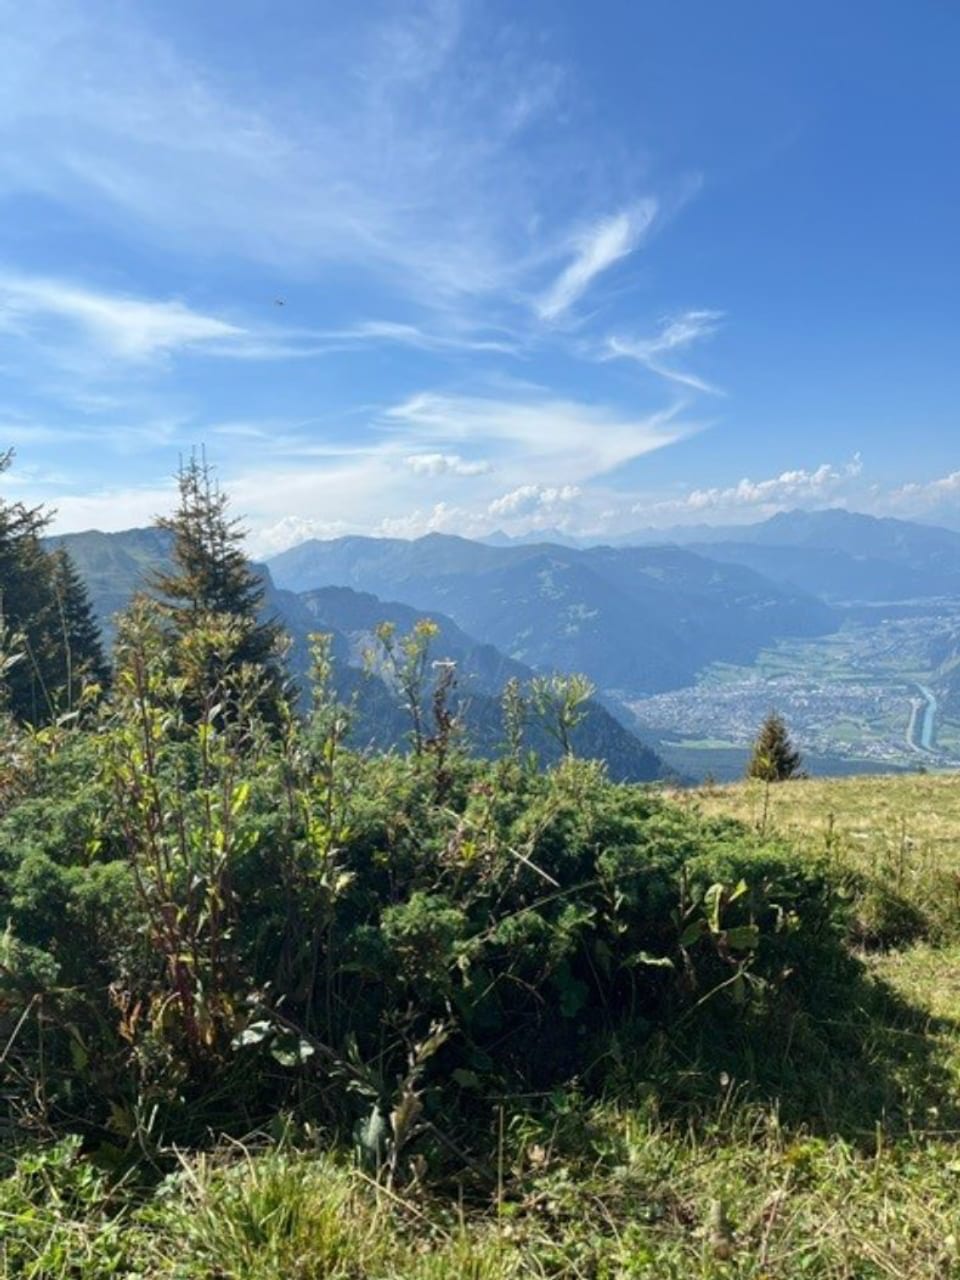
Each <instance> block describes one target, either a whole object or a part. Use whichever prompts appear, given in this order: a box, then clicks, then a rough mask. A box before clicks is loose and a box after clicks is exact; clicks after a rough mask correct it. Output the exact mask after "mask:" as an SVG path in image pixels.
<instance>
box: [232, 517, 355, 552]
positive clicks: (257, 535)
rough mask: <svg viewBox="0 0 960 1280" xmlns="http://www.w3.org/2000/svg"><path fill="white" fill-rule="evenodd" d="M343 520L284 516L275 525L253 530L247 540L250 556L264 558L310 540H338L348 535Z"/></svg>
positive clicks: (347, 528) (347, 529)
mask: <svg viewBox="0 0 960 1280" xmlns="http://www.w3.org/2000/svg"><path fill="white" fill-rule="evenodd" d="M349 532H350V530H349V527H348V525H347V524H346V522H345V521H343V520H311V519H309V518H306V517H303V516H284V517H283V518H282V519H280V520H278V521H277V522H276V523H275V524H270V525H265V526H263V527H262V528H259V529H256V530H254V531H253V532H252V533H251V535H250V537H249V539H248V548H247V549H248V550H249V552H250V554H251V555H253V556H259V557H262V558H264V559H265V558H266V557H268V556H275V555H277V554H279V552H281V551H286V550H287V548H288V547H295V546H297V545H298V543H301V542H307V541H309V539H311V538H321V539H326V538H340V537H343V535H344V534H346V533H349Z"/></svg>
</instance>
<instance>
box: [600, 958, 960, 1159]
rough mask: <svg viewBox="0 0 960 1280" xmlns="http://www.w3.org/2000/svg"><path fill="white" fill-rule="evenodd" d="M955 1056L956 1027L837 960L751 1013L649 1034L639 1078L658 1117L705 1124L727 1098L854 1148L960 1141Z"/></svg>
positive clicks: (718, 1014)
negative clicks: (890, 1140)
mask: <svg viewBox="0 0 960 1280" xmlns="http://www.w3.org/2000/svg"><path fill="white" fill-rule="evenodd" d="M958 1056H960V1022H958V1021H956V1020H954V1019H952V1018H944V1017H933V1016H931V1014H930V1013H929V1012H928V1011H927V1010H924V1009H922V1008H920V1007H918V1006H916V1005H914V1004H911V1003H910V1002H909V1001H908V1000H906V999H905V998H904V997H903V996H902V995H901V994H900V993H898V992H897V991H895V990H894V989H893V988H892V987H891V986H890V985H889V984H887V983H886V982H884V981H883V980H881V979H878V978H877V977H875V976H874V975H872V974H871V973H869V972H868V971H867V969H866V968H865V966H864V965H863V964H862V963H861V962H860V961H859V960H858V959H857V958H856V957H854V956H850V955H846V956H842V957H841V956H836V957H834V965H833V967H832V970H831V972H830V973H829V974H825V973H824V972H822V971H820V972H819V974H818V978H817V981H816V983H815V984H814V983H811V982H807V983H806V984H801V983H798V984H797V985H796V987H794V988H793V989H791V988H790V987H789V984H788V985H787V986H786V987H785V988H784V990H783V991H781V992H780V993H779V995H778V996H777V997H776V998H775V999H774V1000H773V1001H771V1002H770V1003H769V1004H768V1006H767V1007H766V1008H765V1009H764V1010H763V1012H762V1015H761V1014H760V1013H759V1012H758V1011H757V1010H753V1011H744V1012H743V1013H742V1015H741V1016H739V1017H737V1016H731V1014H730V1010H729V1009H726V1010H719V1009H718V1010H717V1011H715V1012H714V1013H713V1015H712V1016H711V1017H710V1018H709V1019H706V1020H704V1021H703V1022H702V1023H701V1024H700V1025H699V1026H698V1027H697V1029H696V1031H695V1033H692V1034H689V1035H685V1036H677V1035H671V1034H670V1033H669V1032H668V1031H665V1032H660V1033H657V1034H656V1035H655V1036H654V1037H653V1039H652V1041H651V1042H649V1043H648V1045H647V1048H646V1050H645V1051H643V1052H642V1065H640V1068H639V1072H638V1074H639V1076H640V1077H641V1078H645V1079H646V1080H647V1081H648V1084H647V1085H646V1093H647V1097H648V1098H651V1099H653V1100H654V1102H655V1105H656V1107H657V1109H658V1111H659V1112H660V1113H661V1114H662V1115H663V1116H664V1118H682V1119H684V1120H685V1121H687V1122H689V1123H693V1124H700V1123H703V1122H706V1123H712V1122H713V1120H715V1118H716V1116H717V1115H718V1113H720V1112H722V1111H723V1110H725V1109H728V1108H729V1106H730V1105H731V1099H736V1103H737V1104H738V1105H742V1104H743V1103H744V1102H746V1103H749V1104H751V1105H757V1104H759V1105H764V1106H768V1107H771V1108H775V1109H776V1111H777V1113H778V1115H779V1118H780V1122H781V1123H782V1124H783V1125H784V1126H786V1127H788V1128H791V1129H802V1130H805V1131H808V1132H811V1133H815V1134H818V1135H820V1136H835V1137H840V1138H843V1139H845V1140H847V1141H849V1142H851V1143H854V1144H856V1145H858V1146H862V1145H864V1144H865V1143H866V1144H873V1143H876V1141H877V1135H878V1132H881V1133H882V1134H883V1135H885V1136H886V1137H895V1136H898V1135H901V1134H906V1133H912V1134H916V1133H917V1132H918V1131H927V1132H930V1133H937V1134H940V1135H944V1136H946V1135H952V1134H954V1133H955V1134H956V1135H957V1136H960V1100H958V1097H957V1092H956V1088H955V1071H956V1060H957V1057H958ZM634 1063H636V1059H634ZM636 1069H637V1068H636V1066H634V1068H633V1070H634V1071H636ZM624 1084H625V1085H626V1080H624ZM627 1087H628V1088H629V1086H627Z"/></svg>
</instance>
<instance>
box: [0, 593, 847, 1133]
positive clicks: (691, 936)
mask: <svg viewBox="0 0 960 1280" xmlns="http://www.w3.org/2000/svg"><path fill="white" fill-rule="evenodd" d="M212 626H213V623H211V622H209V621H208V622H207V623H206V624H205V627H206V628H207V630H209V628H210V627H212ZM204 634H205V633H204V631H203V630H202V629H201V631H200V632H199V633H198V634H197V636H195V637H194V640H195V643H197V644H200V643H205V644H209V645H212V646H214V647H216V645H217V643H218V640H217V637H216V634H215V633H213V634H207V636H206V640H204V639H203V636H204ZM118 661H119V665H118V670H117V675H116V680H115V687H114V692H113V698H112V704H111V707H110V708H109V709H105V711H104V713H103V716H102V721H101V725H100V727H99V731H98V733H97V734H95V735H88V734H87V733H85V732H82V731H80V730H77V731H76V732H74V733H68V734H67V735H66V737H64V738H63V740H62V742H60V743H59V745H58V746H57V749H56V750H55V751H54V753H53V754H52V755H50V754H49V753H48V754H47V756H46V757H45V759H44V762H43V763H42V766H41V767H39V771H38V773H37V775H36V779H35V783H34V796H33V798H30V799H26V800H23V801H21V802H20V803H18V804H14V805H13V807H11V808H10V810H9V812H8V813H7V814H6V816H5V817H4V818H3V820H2V823H0V864H2V876H0V916H2V918H3V919H4V920H6V921H8V922H9V926H8V932H7V935H6V939H5V942H4V957H3V959H2V964H3V968H2V973H3V975H4V977H3V984H2V990H0V1039H3V1040H4V1042H6V1040H5V1038H6V1037H9V1036H10V1035H12V1033H13V1031H14V1030H15V1029H17V1034H16V1037H15V1042H14V1043H13V1045H12V1049H11V1055H10V1061H11V1062H12V1063H13V1064H14V1066H15V1069H16V1073H17V1078H18V1079H20V1080H22V1081H23V1082H24V1085H23V1088H22V1089H18V1090H15V1091H14V1094H13V1095H11V1098H12V1101H13V1105H14V1108H15V1112H16V1114H18V1115H19V1116H20V1117H21V1118H25V1119H28V1120H30V1122H31V1123H38V1122H41V1120H42V1122H43V1123H45V1124H51V1123H52V1124H64V1123H69V1124H71V1125H77V1124H79V1125H81V1126H82V1127H83V1128H84V1129H85V1131H86V1132H87V1133H88V1134H96V1133H98V1132H101V1131H102V1130H103V1129H104V1127H106V1129H108V1130H109V1131H110V1132H111V1133H112V1134H113V1135H114V1137H113V1139H112V1142H113V1145H115V1146H116V1147H118V1148H120V1149H122V1148H125V1147H126V1146H127V1145H128V1144H129V1143H131V1142H133V1141H134V1140H135V1141H136V1142H137V1143H138V1144H143V1143H145V1142H147V1143H154V1142H156V1141H159V1140H160V1139H161V1138H163V1139H166V1140H169V1139H171V1138H174V1139H177V1140H185V1139H196V1138H197V1137H198V1136H200V1135H201V1134H202V1133H203V1132H204V1131H205V1130H206V1129H208V1128H213V1129H215V1130H216V1129H218V1128H221V1129H222V1128H226V1129H232V1130H235V1131H241V1130H242V1131H245V1130H246V1129H248V1128H249V1127H250V1126H252V1125H255V1124H259V1123H264V1122H266V1121H267V1119H268V1118H269V1116H270V1115H271V1114H272V1113H273V1112H275V1111H276V1110H277V1109H278V1108H281V1107H296V1108H298V1109H301V1110H302V1111H303V1112H304V1114H306V1115H307V1116H311V1115H312V1116H314V1117H315V1118H317V1119H321V1120H323V1121H325V1122H327V1123H329V1124H332V1125H335V1126H338V1127H340V1128H341V1130H342V1131H343V1130H344V1129H349V1128H350V1127H351V1126H352V1125H353V1124H354V1122H355V1121H357V1122H359V1121H364V1123H366V1121H365V1120H364V1117H366V1118H367V1120H369V1116H370V1114H372V1113H371V1111H370V1108H371V1107H374V1108H377V1109H378V1114H379V1113H381V1112H382V1114H383V1115H384V1116H387V1117H390V1116H395V1113H396V1112H397V1109H398V1108H399V1107H401V1104H402V1105H403V1107H406V1108H407V1111H408V1112H409V1113H410V1115H414V1114H416V1115H419V1114H420V1109H421V1108H422V1107H424V1106H427V1107H428V1110H427V1113H426V1114H430V1107H435V1106H438V1105H440V1104H439V1098H440V1097H442V1096H444V1095H445V1096H446V1102H445V1104H444V1105H445V1106H446V1107H447V1108H448V1109H449V1108H452V1110H449V1112H448V1121H449V1122H451V1123H453V1120H452V1117H453V1116H454V1114H461V1115H462V1117H463V1118H464V1120H466V1118H467V1117H468V1116H469V1115H470V1114H472V1113H474V1112H476V1111H477V1109H478V1108H479V1111H480V1113H483V1112H484V1109H485V1104H484V1103H483V1097H484V1096H485V1095H487V1094H509V1093H513V1092H518V1093H523V1092H526V1091H528V1090H530V1089H542V1088H546V1087H550V1086H553V1085H555V1084H557V1083H560V1082H562V1081H564V1080H568V1079H570V1078H572V1077H574V1076H577V1075H584V1074H585V1075H586V1078H587V1079H588V1080H589V1081H590V1082H591V1084H592V1085H597V1086H599V1085H600V1084H601V1083H602V1081H603V1079H604V1076H605V1073H606V1070H607V1066H609V1064H610V1062H611V1061H613V1059H611V1058H610V1056H609V1054H610V1048H609V1046H611V1045H612V1044H614V1043H615V1044H617V1045H619V1046H620V1049H618V1050H617V1054H618V1055H619V1054H620V1053H622V1051H623V1046H625V1045H627V1044H629V1045H631V1046H633V1051H634V1052H637V1053H640V1054H647V1053H649V1052H650V1051H651V1050H652V1048H653V1046H655V1044H656V1042H657V1037H658V1036H659V1035H661V1034H662V1033H664V1032H666V1031H668V1030H669V1029H670V1028H671V1027H677V1028H678V1029H679V1028H681V1027H688V1026H689V1027H690V1028H694V1027H703V1026H704V1025H706V1023H705V1020H706V1022H709V1023H710V1024H711V1025H712V1024H713V1023H714V1021H715V1020H716V1018H717V1017H719V1018H720V1021H721V1024H722V1025H724V1026H726V1027H727V1028H729V1027H731V1026H736V1025H740V1026H742V1027H744V1028H747V1027H749V1025H750V1023H751V1021H752V1020H758V1022H759V1023H760V1024H762V1022H763V1020H764V1018H765V1017H767V1016H768V1014H767V1013H766V1012H765V1011H766V1010H769V1009H770V1007H771V1006H772V1004H776V1002H777V1001H778V1000H779V999H780V996H779V994H778V992H779V987H780V985H781V983H782V981H783V974H784V973H785V972H786V971H788V970H792V971H794V972H795V973H796V974H797V975H798V976H797V977H796V978H794V979H793V983H794V985H797V984H799V983H802V981H803V977H802V975H803V974H804V972H805V971H806V969H807V967H808V966H809V965H810V964H812V963H814V958H815V957H816V955H817V954H818V953H819V949H822V948H823V947H826V948H827V949H828V950H829V948H830V947H836V946H837V945H838V939H839V936H840V933H839V927H838V926H837V925H836V924H835V922H834V918H833V908H832V907H831V905H830V902H829V900H828V898H827V895H826V893H825V884H824V881H823V878H822V877H821V876H820V875H819V873H818V872H817V871H816V869H815V868H810V869H807V870H805V871H800V870H799V869H798V868H797V866H796V864H795V863H793V862H791V861H790V860H789V859H788V858H787V857H785V856H784V855H783V854H781V853H778V852H777V851H775V850H773V849H769V848H764V847H762V846H759V845H758V844H757V842H756V840H755V838H754V837H751V836H750V835H748V834H747V833H745V832H744V831H743V830H742V829H740V828H738V827H735V826H733V825H731V824H729V823H721V822H712V823H711V822H703V821H701V820H699V819H697V818H695V817H691V816H688V815H684V814H683V813H682V812H681V811H680V810H678V809H676V808H674V807H672V806H671V805H669V804H667V803H666V802H664V801H663V800H661V799H658V798H657V797H656V796H654V795H653V794H651V793H649V792H646V791H644V790H641V789H638V788H635V787H629V786H619V785H615V784H612V783H610V782H608V781H607V780H606V778H605V777H604V774H603V771H602V769H601V768H600V767H598V766H596V765H592V764H589V763H582V762H578V761H576V760H574V759H567V760H565V761H564V762H563V763H562V764H561V765H560V766H558V767H557V768H556V769H554V770H553V771H552V772H550V773H547V774H544V773H540V772H537V771H535V770H531V769H530V768H528V767H527V766H526V764H524V763H518V762H516V761H514V760H510V759H505V760H503V761H500V762H495V763H492V764H490V763H483V762H478V761H472V760H470V759H469V758H467V757H465V756H463V755H462V754H457V753H451V754H448V755H446V756H445V757H444V759H443V785H442V793H441V794H438V777H439V774H438V762H437V759H436V757H435V755H434V753H433V752H432V749H431V748H430V747H429V745H428V743H429V741H430V737H429V727H428V724H427V722H426V721H424V724H423V726H422V728H423V732H424V745H423V750H422V752H421V754H420V755H417V754H416V753H413V754H411V755H409V756H379V757H370V758H367V757H363V756H358V755H356V754H354V753H352V752H349V751H347V750H345V749H344V747H343V738H344V735H345V732H346V725H347V723H348V720H349V716H348V713H346V712H345V711H343V710H339V709H338V708H337V706H336V704H335V700H332V694H331V690H330V685H329V649H328V648H325V647H324V646H322V645H320V646H318V648H317V650H316V662H317V670H318V677H319V681H320V685H321V688H320V689H319V696H318V699H317V702H318V706H317V712H316V715H315V718H314V720H313V721H312V722H311V723H310V724H308V725H305V726H301V725H299V724H298V723H297V722H296V721H295V720H292V719H288V720H287V721H286V722H285V724H284V725H283V726H282V728H281V732H280V733H279V734H278V733H277V731H276V727H275V726H274V727H272V728H271V727H268V726H266V725H265V724H264V723H263V721H262V718H261V716H260V711H259V700H258V697H257V685H256V683H255V682H254V683H253V684H251V685H250V686H248V687H247V688H246V691H245V692H244V689H243V687H242V686H238V685H237V683H236V680H235V679H234V678H233V676H232V675H231V678H230V679H227V680H224V681H222V682H221V683H220V684H218V685H217V686H215V687H213V688H211V689H210V690H208V692H207V696H206V698H205V700H204V702H203V706H202V710H201V714H200V715H199V716H197V715H196V710H195V708H194V707H192V706H191V707H187V708H185V707H184V706H183V705H182V699H183V697H184V685H183V681H182V678H181V677H180V676H178V674H177V671H176V665H175V655H174V654H173V653H172V651H171V649H170V647H169V646H168V645H167V644H166V643H165V641H164V632H163V629H162V626H161V625H159V621H158V618H157V617H156V614H155V612H154V611H151V610H150V609H148V608H144V607H141V609H140V610H139V611H138V612H137V613H136V614H134V615H132V616H131V617H130V618H129V619H128V620H127V622H126V623H125V624H124V627H123V628H122V631H121V643H120V647H119V650H118ZM225 706H226V707H227V708H228V711H229V714H223V709H224V707H225ZM818 939H819V941H818ZM41 1011H42V1012H41ZM41 1045H42V1068H41V1065H40V1059H39V1058H38V1057H37V1055H38V1054H40V1053H41ZM615 1058H616V1055H615ZM637 1061H640V1059H639V1058H638V1059H637ZM605 1063H606V1064H607V1066H604V1065H602V1064H605ZM411 1064H416V1065H415V1067H414V1066H413V1065H411ZM41 1071H42V1078H43V1079H42V1089H40V1090H39V1091H38V1087H37V1080H38V1072H41ZM411 1073H412V1074H411ZM404 1081H407V1083H406V1084H404V1083H403V1082H404ZM421 1095H423V1100H421ZM429 1097H433V1098H434V1101H433V1102H431V1103H429V1106H428V1101H427V1100H428V1098H429ZM404 1099H406V1101H404ZM404 1114H406V1112H405V1113H404ZM399 1123H400V1121H399V1120H397V1119H396V1118H394V1119H392V1120H391V1121H390V1124H391V1126H392V1128H391V1129H390V1133H389V1140H390V1142H391V1143H392V1144H393V1145H392V1146H391V1148H390V1150H391V1151H393V1152H394V1153H395V1154H396V1153H397V1152H398V1151H399V1149H400V1147H401V1146H403V1147H404V1148H405V1147H406V1145H407V1142H408V1141H412V1137H411V1136H409V1135H413V1134H415V1133H419V1132H421V1131H422V1130H421V1122H420V1121H419V1120H417V1121H415V1120H413V1119H409V1120H408V1121H407V1122H405V1123H407V1124H408V1128H409V1135H408V1137H405V1138H404V1139H403V1141H402V1142H401V1140H400V1138H399V1136H398V1134H399V1130H398V1129H397V1125H398V1124H399ZM423 1123H425V1121H423ZM144 1126H146V1127H147V1130H148V1131H145V1128H144ZM368 1127H369V1126H368Z"/></svg>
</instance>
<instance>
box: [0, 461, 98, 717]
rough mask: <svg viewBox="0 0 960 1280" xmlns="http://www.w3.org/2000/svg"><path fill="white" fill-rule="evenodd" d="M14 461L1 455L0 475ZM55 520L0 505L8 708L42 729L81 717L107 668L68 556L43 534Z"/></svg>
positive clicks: (0, 599) (0, 615)
mask: <svg viewBox="0 0 960 1280" xmlns="http://www.w3.org/2000/svg"><path fill="white" fill-rule="evenodd" d="M10 462H11V454H9V453H7V454H3V455H0V474H2V473H3V472H4V471H6V470H7V468H8V467H9V465H10ZM48 521H49V516H48V515H47V514H46V513H44V512H43V511H41V510H39V509H31V508H28V507H26V506H24V505H23V504H22V503H19V502H14V503H9V502H5V501H3V500H2V499H0V625H2V638H3V648H4V653H3V654H2V655H0V659H2V660H3V662H4V670H3V675H2V682H3V685H4V690H5V698H6V705H7V707H8V709H9V710H10V712H11V713H12V714H13V715H14V716H15V717H16V718H17V719H19V720H21V721H26V722H29V723H30V724H34V725H39V724H43V723H45V722H47V721H49V720H52V719H54V718H56V717H57V716H58V715H62V714H64V713H66V712H70V711H73V710H75V709H76V708H77V707H78V706H79V704H80V702H81V700H82V698H83V690H84V687H85V686H86V685H88V684H96V683H98V682H100V683H102V682H103V681H105V679H106V678H107V668H106V664H105V662H104V658H103V652H102V649H101V647H100V637H99V633H98V630H97V626H96V623H95V622H94V619H93V614H92V611H91V608H90V602H89V600H88V597H87V592H86V589H85V587H84V585H83V582H82V580H81V578H80V576H79V575H78V573H77V571H76V569H75V568H74V566H73V564H72V563H71V561H70V559H69V557H68V556H67V554H66V553H65V552H63V551H56V552H52V553H51V552H49V551H47V550H46V549H45V548H44V545H43V542H42V540H41V535H42V533H43V530H44V529H45V527H46V525H47V523H48Z"/></svg>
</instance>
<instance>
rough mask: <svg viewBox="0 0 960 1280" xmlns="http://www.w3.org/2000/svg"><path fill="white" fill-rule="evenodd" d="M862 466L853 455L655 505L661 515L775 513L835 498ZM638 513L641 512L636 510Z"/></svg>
mask: <svg viewBox="0 0 960 1280" xmlns="http://www.w3.org/2000/svg"><path fill="white" fill-rule="evenodd" d="M862 469H863V464H862V462H861V459H860V455H859V454H856V455H855V456H854V457H853V458H852V459H851V460H850V462H848V463H846V465H844V466H841V467H837V466H834V465H832V464H831V463H827V462H825V463H823V464H822V465H821V466H819V467H816V468H815V469H813V470H805V469H804V468H802V467H801V468H796V469H795V470H792V471H782V472H781V473H780V474H779V475H777V476H771V477H769V478H768V479H766V480H751V479H749V478H746V477H745V478H744V479H743V480H740V481H739V482H738V483H737V484H735V485H730V486H728V487H725V488H722V487H717V488H710V489H693V490H692V491H691V492H690V493H688V494H686V495H685V497H683V498H679V499H674V500H671V501H668V502H661V503H657V504H656V508H657V509H659V510H661V511H667V510H672V511H677V512H679V511H686V512H692V513H703V512H709V511H717V510H723V509H725V508H727V509H729V508H741V507H755V508H760V509H777V508H779V507H782V506H783V505H784V504H786V503H791V502H801V501H807V502H810V501H812V502H822V501H824V500H825V499H827V498H830V497H831V496H833V495H834V494H836V492H837V490H838V489H839V488H840V487H841V486H842V485H843V483H844V482H845V481H848V480H852V479H855V478H856V477H857V476H859V475H860V473H861V471H862ZM637 510H638V511H639V510H641V508H639V507H638V508H637Z"/></svg>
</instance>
